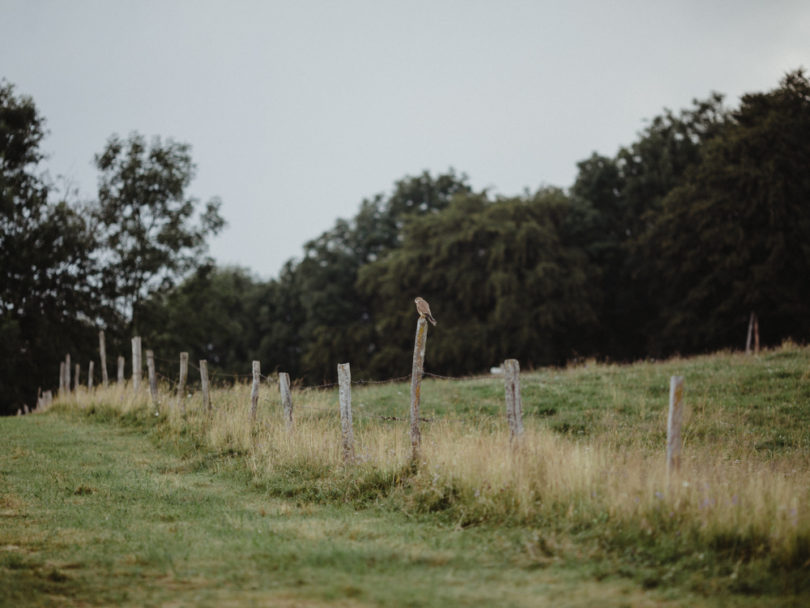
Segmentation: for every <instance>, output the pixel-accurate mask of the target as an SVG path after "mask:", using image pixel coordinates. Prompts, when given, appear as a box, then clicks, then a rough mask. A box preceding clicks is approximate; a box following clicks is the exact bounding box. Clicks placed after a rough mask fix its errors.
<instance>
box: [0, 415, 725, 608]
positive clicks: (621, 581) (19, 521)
mask: <svg viewBox="0 0 810 608" xmlns="http://www.w3.org/2000/svg"><path fill="white" fill-rule="evenodd" d="M0 437H1V438H2V443H3V444H2V447H1V448H0V605H2V606H88V605H102V606H110V605H132V606H164V605H165V606H322V605H330V606H378V605H379V606H473V605H474V606H546V605H548V606H592V605H599V606H660V605H684V606H686V605H689V606H694V605H703V603H704V601H706V600H705V599H704V598H700V597H695V596H689V595H684V594H683V593H682V592H676V591H675V590H669V591H667V590H663V589H656V590H644V589H642V588H641V587H640V586H639V585H638V584H637V583H634V582H633V581H631V580H629V579H625V578H607V579H603V580H600V581H597V579H596V578H595V577H594V575H593V573H592V572H589V570H588V569H587V567H579V566H578V565H577V564H576V560H574V562H572V561H571V560H558V561H555V560H554V559H552V558H544V556H543V555H539V554H538V551H537V549H536V547H533V546H532V545H531V544H530V543H529V544H527V542H526V540H525V533H526V531H525V530H524V531H514V530H513V531H510V530H498V529H492V528H488V529H475V528H474V529H468V530H454V529H448V528H443V527H440V526H439V525H438V524H436V523H435V522H433V521H428V520H423V521H415V520H413V519H408V518H407V517H405V516H404V515H400V514H398V513H391V512H386V511H383V510H375V509H367V510H364V511H355V510H353V509H351V508H350V507H344V506H341V505H327V506H323V505H312V504H299V503H296V502H295V501H292V502H288V501H283V500H279V499H276V498H271V497H267V496H265V495H264V494H263V493H262V492H260V491H259V490H257V489H255V488H254V487H252V486H251V484H250V483H249V481H248V480H247V479H246V478H245V477H244V476H241V477H240V476H239V475H234V474H232V473H233V471H231V472H228V473H227V474H226V473H224V472H217V471H216V470H215V469H216V466H211V465H210V464H209V465H205V466H201V465H200V464H199V463H196V464H195V463H193V462H189V461H186V460H184V459H182V458H181V457H179V456H177V455H176V454H173V453H172V452H171V450H168V449H167V450H163V449H159V448H158V447H156V446H155V445H154V444H153V443H152V442H151V441H150V440H149V439H148V438H147V437H145V436H144V435H143V434H138V433H136V432H134V431H131V430H127V429H126V428H122V427H117V426H113V425H107V424H100V423H96V422H91V421H88V420H86V419H81V418H78V417H67V416H63V415H54V414H47V415H38V416H26V417H22V418H10V419H0ZM583 557H584V556H583ZM587 561H588V560H587V559H583V562H587ZM721 599H722V598H714V600H709V603H711V604H715V603H718V604H722V605H728V603H726V602H723V601H719V600H721ZM739 599H741V598H738V600H739Z"/></svg>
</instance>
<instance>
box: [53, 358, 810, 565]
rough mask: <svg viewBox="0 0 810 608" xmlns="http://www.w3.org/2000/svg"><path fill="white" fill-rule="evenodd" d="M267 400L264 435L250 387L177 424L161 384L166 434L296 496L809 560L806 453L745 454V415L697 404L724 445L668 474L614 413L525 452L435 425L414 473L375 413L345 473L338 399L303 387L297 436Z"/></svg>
mask: <svg viewBox="0 0 810 608" xmlns="http://www.w3.org/2000/svg"><path fill="white" fill-rule="evenodd" d="M563 373H566V372H563ZM493 382H497V380H494V379H493ZM399 389H401V387H399ZM365 390H366V389H364V388H362V387H361V388H355V395H356V396H355V401H356V402H365V403H368V402H369V397H370V396H373V395H376V394H377V393H375V392H374V391H379V390H380V389H378V388H375V389H368V390H369V392H368V393H364V391H365ZM389 390H398V389H397V387H396V386H393V387H392V388H390V389H389ZM262 391H263V394H262V396H261V399H260V407H259V416H258V421H257V423H256V424H254V425H251V422H250V416H249V408H250V386H249V385H247V384H245V385H237V386H235V387H231V388H227V389H215V390H213V391H212V394H211V399H212V403H213V404H214V410H213V414H212V415H211V416H208V415H206V413H205V412H202V411H201V404H200V403H199V402H200V398H199V395H190V396H184V397H183V399H185V400H186V414H181V410H180V408H178V406H177V398H176V396H174V395H171V394H170V393H169V391H168V390H167V387H162V389H161V391H160V400H161V404H160V415H159V416H158V419H160V421H161V424H163V425H165V426H166V427H167V429H168V430H169V432H172V433H181V432H186V433H189V432H190V433H191V434H192V436H194V437H195V438H196V439H197V440H198V441H200V442H201V443H202V444H204V445H205V446H206V447H207V448H211V449H214V450H218V451H231V452H235V453H238V454H241V455H244V457H245V459H246V462H247V463H248V466H249V467H250V468H251V470H252V471H253V472H254V474H255V476H256V478H257V479H258V480H260V481H266V482H268V483H270V485H273V486H274V487H282V486H283V487H284V488H286V491H289V492H295V491H305V490H307V489H308V490H307V491H310V492H316V493H318V495H320V496H324V495H327V496H332V497H340V496H344V497H346V498H348V499H353V498H356V497H357V496H358V495H361V494H362V493H363V492H369V491H371V496H372V498H373V496H375V495H379V496H384V495H390V494H397V495H398V496H399V498H400V500H401V504H402V505H405V506H406V507H407V508H412V509H415V510H421V511H443V512H445V513H447V514H449V515H451V516H452V517H453V518H454V519H456V520H457V523H458V524H459V525H468V524H471V523H477V522H512V523H520V524H525V525H539V524H542V523H546V524H550V525H553V526H554V527H556V528H557V529H561V530H581V529H583V528H589V529H592V530H594V531H595V533H600V530H602V531H603V532H604V534H606V535H613V536H614V537H616V536H621V535H625V536H627V537H628V538H629V539H631V540H630V541H628V542H645V539H648V540H649V542H651V543H655V542H663V541H662V540H661V539H669V540H670V541H672V542H675V543H679V544H680V545H681V546H682V545H684V544H686V545H689V546H693V547H694V548H695V550H696V551H697V550H700V549H701V548H702V547H706V548H714V549H718V550H726V549H728V550H729V551H732V552H733V553H735V554H736V555H738V556H739V558H740V559H749V558H756V557H757V556H759V557H763V556H766V557H767V558H768V559H772V560H774V561H775V562H777V563H780V564H786V565H793V566H796V565H801V562H803V561H804V560H807V559H808V557H810V555H808V551H810V549H809V548H810V509H808V506H810V462H809V461H808V456H807V453H806V451H802V450H796V451H793V452H790V453H787V454H784V455H776V456H775V455H773V454H770V455H763V454H760V453H757V452H754V451H752V450H748V451H746V450H742V449H741V448H740V447H739V444H740V442H741V438H740V437H739V436H738V435H737V433H736V431H735V427H734V419H735V416H738V415H739V414H735V413H725V412H724V411H723V410H722V408H715V409H714V410H713V411H709V410H708V409H707V408H706V407H705V406H706V404H705V403H702V404H701V403H700V402H699V403H698V404H697V405H696V406H693V407H692V414H691V419H690V420H688V422H687V424H688V425H690V424H691V425H692V427H693V428H697V429H698V430H699V429H702V428H712V429H715V428H724V429H726V432H725V435H721V436H720V438H719V439H718V436H717V435H716V434H715V435H711V436H710V437H711V438H710V439H708V440H701V439H700V437H701V434H700V433H699V432H691V431H690V430H689V426H687V432H686V435H685V437H686V445H685V448H684V454H683V463H682V469H681V471H680V473H679V474H678V475H676V476H673V477H672V478H668V477H667V472H666V469H665V463H664V446H663V444H662V445H660V447H655V446H650V443H649V442H648V441H641V440H638V441H634V440H632V439H628V437H627V433H628V429H627V428H625V427H623V426H622V425H620V424H612V423H611V422H610V421H611V420H612V415H613V414H611V413H610V412H606V414H605V420H606V421H607V422H606V423H605V424H604V425H603V427H602V430H601V431H600V432H599V433H595V434H591V435H589V436H587V437H585V438H576V437H573V436H565V435H560V434H559V433H555V432H553V431H551V430H550V429H549V428H548V425H547V424H546V423H545V422H544V421H543V419H541V418H538V417H531V418H527V419H526V420H525V426H526V432H525V434H524V435H523V437H522V439H521V441H520V443H519V445H517V446H514V445H512V444H510V441H509V435H508V431H507V429H506V423H505V420H503V421H501V420H497V419H495V420H493V419H483V420H482V419H479V420H477V421H470V420H464V419H462V418H459V417H436V418H435V419H434V421H433V422H431V423H430V424H428V425H426V427H425V429H424V432H423V448H422V451H421V461H420V462H419V463H417V466H415V467H413V466H411V463H410V442H409V439H408V436H407V422H391V421H386V420H379V419H376V420H375V419H374V418H370V417H367V418H366V419H365V421H363V422H362V423H361V424H358V425H356V428H355V442H356V446H355V447H356V454H357V459H356V462H355V463H354V464H353V465H351V466H347V465H345V464H344V462H343V460H342V448H341V437H340V422H339V414H338V401H337V392H336V391H315V390H296V391H294V393H293V400H294V405H295V426H294V429H293V431H292V432H288V431H287V429H286V426H285V424H284V422H283V420H282V418H281V412H280V409H281V406H280V399H279V398H278V396H277V388H276V387H273V386H268V385H264V386H263V387H262ZM698 401H700V400H698ZM614 405H615V404H614ZM55 406H56V407H57V408H67V409H83V410H87V409H88V408H113V409H114V410H115V411H117V412H120V413H121V414H122V415H141V416H144V417H145V416H146V415H147V414H149V415H151V416H153V417H154V414H152V413H151V412H154V408H153V406H152V404H151V401H150V398H149V394H148V391H147V390H143V391H142V392H141V393H139V394H138V395H135V394H133V392H132V391H131V389H130V387H129V386H128V385H126V386H124V387H123V388H118V387H115V386H112V387H110V388H107V389H101V388H100V389H97V390H95V391H93V392H92V393H89V392H87V391H86V390H85V391H79V392H78V393H76V394H73V395H69V396H64V397H61V398H59V399H57V400H56V402H55ZM664 417H665V408H664V407H662V408H661V413H660V414H656V415H655V416H653V419H654V421H655V423H656V424H658V423H659V422H660V424H665V423H664ZM730 455H736V456H739V457H736V458H731V457H730ZM279 480H281V481H279ZM374 492H377V494H374ZM361 497H362V496H361Z"/></svg>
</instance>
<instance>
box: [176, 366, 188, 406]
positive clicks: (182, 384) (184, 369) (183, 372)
mask: <svg viewBox="0 0 810 608" xmlns="http://www.w3.org/2000/svg"><path fill="white" fill-rule="evenodd" d="M186 378H188V353H186V352H182V353H180V379H179V380H178V382H177V403H178V404H179V405H180V411H181V412H183V413H184V414H185V413H186V400H185V399H184V398H183V393H184V392H185V390H186Z"/></svg>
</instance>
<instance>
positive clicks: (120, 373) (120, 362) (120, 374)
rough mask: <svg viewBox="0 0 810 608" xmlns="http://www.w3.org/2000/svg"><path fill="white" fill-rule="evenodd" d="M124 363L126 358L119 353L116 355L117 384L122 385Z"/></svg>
mask: <svg viewBox="0 0 810 608" xmlns="http://www.w3.org/2000/svg"><path fill="white" fill-rule="evenodd" d="M126 364H127V360H126V359H124V357H122V356H121V355H118V386H123V384H124V366H125V365H126Z"/></svg>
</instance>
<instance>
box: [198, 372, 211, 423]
mask: <svg viewBox="0 0 810 608" xmlns="http://www.w3.org/2000/svg"><path fill="white" fill-rule="evenodd" d="M200 382H201V383H202V398H203V409H204V410H205V411H206V412H207V413H209V414H210V413H211V396H210V395H209V394H208V361H206V360H205V359H200Z"/></svg>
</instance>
